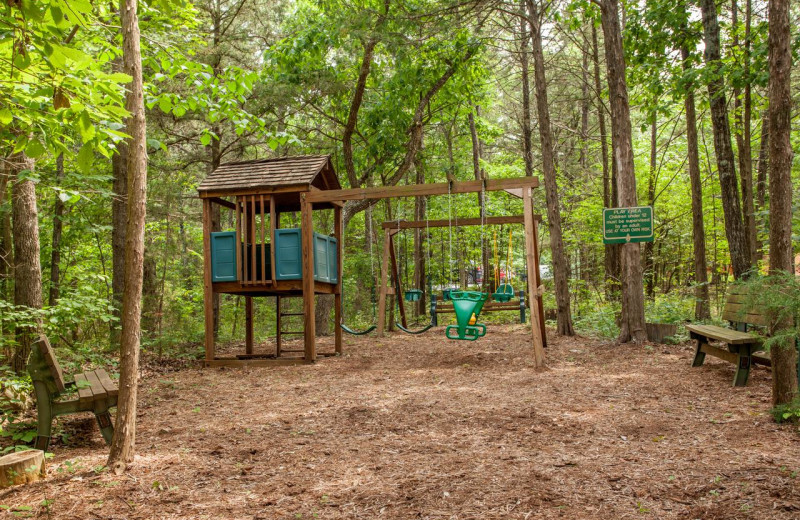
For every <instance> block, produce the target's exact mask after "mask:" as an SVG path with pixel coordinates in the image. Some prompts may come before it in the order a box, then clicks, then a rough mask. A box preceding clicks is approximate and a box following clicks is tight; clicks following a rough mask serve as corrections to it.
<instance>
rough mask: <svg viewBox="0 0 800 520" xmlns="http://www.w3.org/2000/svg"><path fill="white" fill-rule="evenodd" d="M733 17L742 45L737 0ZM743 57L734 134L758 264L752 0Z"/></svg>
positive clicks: (751, 244) (746, 224)
mask: <svg viewBox="0 0 800 520" xmlns="http://www.w3.org/2000/svg"><path fill="white" fill-rule="evenodd" d="M731 21H732V24H733V27H734V31H733V46H734V47H737V48H740V49H741V48H742V46H741V44H740V42H739V31H738V24H739V9H738V4H737V1H736V0H733V1H732V2H731ZM744 39H745V40H744V48H743V49H742V57H743V59H744V64H743V72H744V77H745V89H744V94H742V92H741V90H740V89H739V88H738V87H734V89H733V99H734V108H733V114H734V123H735V124H734V134H735V138H736V148H737V149H738V150H739V176H740V177H741V181H742V210H743V217H744V228H745V233H746V235H747V237H746V238H747V244H748V247H749V254H750V262H751V264H752V265H756V263H757V262H758V248H757V246H756V240H757V236H756V218H755V207H754V203H753V159H752V152H751V150H750V138H751V137H750V119H751V111H752V105H751V99H750V98H751V96H750V0H747V5H746V7H745V35H744Z"/></svg>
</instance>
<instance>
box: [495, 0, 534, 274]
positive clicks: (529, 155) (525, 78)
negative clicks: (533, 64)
mask: <svg viewBox="0 0 800 520" xmlns="http://www.w3.org/2000/svg"><path fill="white" fill-rule="evenodd" d="M525 2H526V0H520V12H521V16H520V22H519V25H520V27H519V30H520V49H519V59H520V64H521V65H522V155H523V157H524V158H525V176H527V177H533V145H532V142H531V141H532V140H531V137H532V136H531V134H532V132H531V87H530V72H529V70H528V67H529V64H528V22H527V16H526V15H525V11H526V6H525ZM487 274H488V273H487Z"/></svg>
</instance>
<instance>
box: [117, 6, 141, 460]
mask: <svg viewBox="0 0 800 520" xmlns="http://www.w3.org/2000/svg"><path fill="white" fill-rule="evenodd" d="M119 11H120V19H121V25H122V55H123V62H124V69H125V73H127V74H128V75H129V76H130V77H131V78H132V81H131V83H130V86H129V91H128V93H127V96H126V103H125V105H126V108H127V110H128V112H129V113H130V114H131V115H130V118H129V120H128V126H127V133H128V135H130V136H131V137H130V142H129V146H128V165H127V167H128V168H127V171H128V206H127V207H128V225H127V228H126V230H125V276H124V279H125V290H124V293H123V295H122V332H121V334H120V364H119V365H120V376H119V398H118V402H117V420H116V427H115V429H114V438H113V440H112V442H111V450H110V452H109V455H108V464H107V465H108V466H109V467H110V468H112V469H113V470H114V471H115V472H116V473H122V472H124V471H125V469H126V468H127V467H128V465H129V464H130V463H131V462H133V456H134V449H135V445H136V396H137V390H138V381H137V377H138V375H139V347H140V339H141V328H140V319H141V311H142V309H141V305H142V276H143V270H144V229H145V217H146V202H147V148H146V123H145V113H144V92H143V90H144V89H143V85H142V55H141V50H140V47H139V20H138V16H137V0H121V1H120V9H119Z"/></svg>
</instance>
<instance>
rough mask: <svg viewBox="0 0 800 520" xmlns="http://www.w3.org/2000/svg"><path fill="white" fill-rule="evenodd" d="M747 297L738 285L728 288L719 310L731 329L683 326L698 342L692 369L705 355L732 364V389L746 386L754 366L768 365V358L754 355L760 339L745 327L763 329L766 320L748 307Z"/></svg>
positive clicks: (766, 323)
mask: <svg viewBox="0 0 800 520" xmlns="http://www.w3.org/2000/svg"><path fill="white" fill-rule="evenodd" d="M749 297H750V296H749V295H748V292H747V290H746V289H745V288H743V287H741V286H737V285H734V286H732V287H731V288H730V290H729V293H728V297H727V300H726V301H725V308H724V309H723V311H722V319H723V320H726V321H728V322H729V323H730V324H731V327H732V328H730V329H729V328H725V327H717V326H715V325H687V326H686V329H687V330H688V331H689V335H690V337H691V338H692V339H693V340H695V341H697V348H696V350H695V355H694V361H693V362H692V366H693V367H699V366H702V364H703V361H705V358H706V354H709V355H712V356H714V357H718V358H720V359H724V360H725V361H728V362H730V363H734V364H735V365H736V373H735V374H734V376H733V386H745V385H746V384H747V377H748V376H749V375H750V367H751V366H752V365H753V363H756V364H762V365H770V360H769V358H767V357H764V356H758V355H755V353H756V352H758V351H759V350H762V346H761V343H762V341H761V338H760V337H759V336H757V335H755V334H751V333H749V332H748V328H749V327H751V326H753V325H755V326H757V327H766V326H767V325H768V324H769V321H768V320H769V319H768V317H767V316H765V315H764V314H762V313H760V312H759V311H757V310H753V309H751V308H748V306H747V301H748V299H749ZM712 341H714V342H718V343H720V344H724V345H726V346H727V350H724V349H721V348H719V347H717V346H713V345H711V342H712Z"/></svg>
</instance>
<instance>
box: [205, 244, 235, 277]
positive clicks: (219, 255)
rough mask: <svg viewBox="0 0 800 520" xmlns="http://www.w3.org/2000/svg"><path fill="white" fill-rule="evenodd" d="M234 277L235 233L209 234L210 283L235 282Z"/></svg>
mask: <svg viewBox="0 0 800 520" xmlns="http://www.w3.org/2000/svg"><path fill="white" fill-rule="evenodd" d="M236 277H237V273H236V233H235V232H234V231H221V232H216V233H211V281H212V282H235V281H236Z"/></svg>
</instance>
